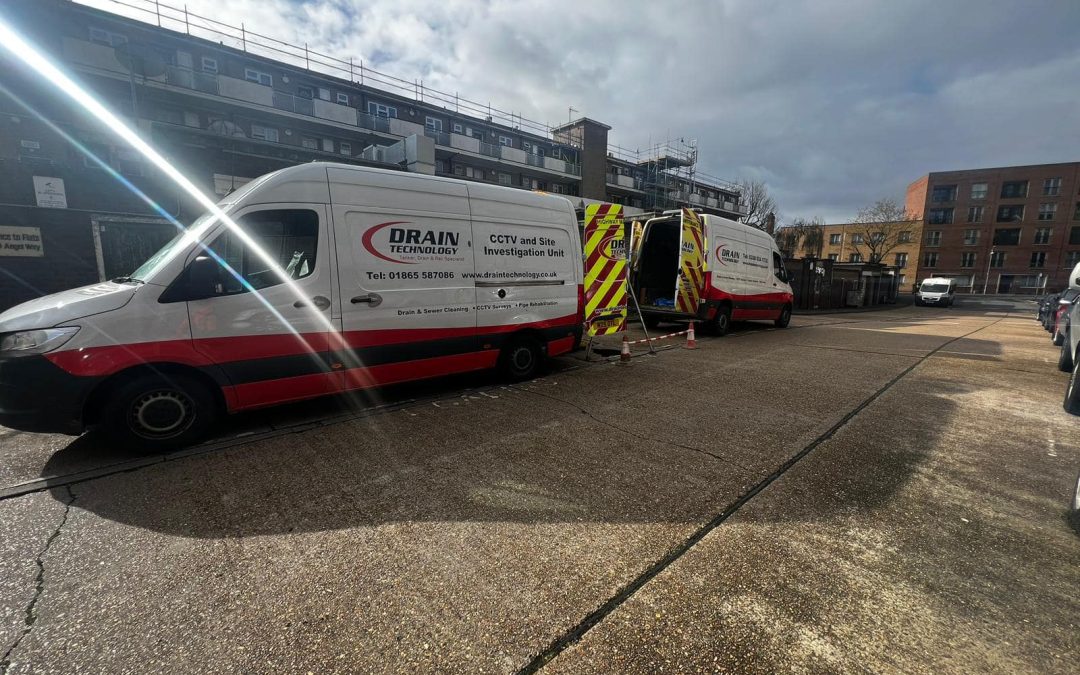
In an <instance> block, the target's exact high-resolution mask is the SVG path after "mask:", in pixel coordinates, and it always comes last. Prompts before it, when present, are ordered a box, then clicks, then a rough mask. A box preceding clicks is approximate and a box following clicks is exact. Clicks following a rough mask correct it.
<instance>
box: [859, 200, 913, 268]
mask: <svg viewBox="0 0 1080 675" xmlns="http://www.w3.org/2000/svg"><path fill="white" fill-rule="evenodd" d="M918 220H919V218H918V216H916V215H915V214H913V213H909V212H908V211H907V209H905V208H904V207H903V206H901V205H900V204H898V203H897V202H896V201H894V200H892V199H879V200H877V201H876V202H874V203H873V204H871V205H870V206H867V207H864V208H861V209H859V212H858V214H857V215H856V216H855V220H853V221H852V223H851V224H852V226H853V227H852V228H851V229H852V232H853V233H854V234H860V235H862V245H863V246H865V247H866V249H867V251H869V254H868V255H867V257H866V259H867V261H868V262H872V263H880V262H881V261H882V260H884V259H885V256H887V255H889V252H890V251H892V250H893V249H894V248H896V247H897V245H898V244H902V243H905V242H904V241H903V234H902V233H905V232H906V233H910V232H911V229H912V221H918Z"/></svg>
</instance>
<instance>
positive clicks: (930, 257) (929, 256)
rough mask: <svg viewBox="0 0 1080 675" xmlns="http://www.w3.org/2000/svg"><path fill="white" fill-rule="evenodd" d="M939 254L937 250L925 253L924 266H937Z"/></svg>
mask: <svg viewBox="0 0 1080 675" xmlns="http://www.w3.org/2000/svg"><path fill="white" fill-rule="evenodd" d="M937 260H938V254H937V252H936V251H934V252H931V253H924V254H923V259H922V263H923V267H937Z"/></svg>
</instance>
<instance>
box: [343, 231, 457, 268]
mask: <svg viewBox="0 0 1080 675" xmlns="http://www.w3.org/2000/svg"><path fill="white" fill-rule="evenodd" d="M407 225H413V223H410V222H408V221H404V220H392V221H390V222H386V223H379V224H378V225H375V226H374V227H371V228H369V229H368V231H367V232H365V233H364V236H363V238H362V239H361V244H363V246H364V248H365V249H367V252H368V253H370V254H371V255H373V256H375V257H376V258H379V259H381V260H386V261H387V262H392V263H397V264H399V265H416V264H418V263H420V262H422V261H427V260H441V261H449V260H454V259H456V258H458V257H459V256H458V251H459V250H460V245H461V233H460V232H451V231H449V230H433V229H431V228H425V227H416V226H415V225H414V226H413V227H405V226H407ZM384 230H387V234H386V236H385V237H383V236H379V237H378V239H379V241H376V240H375V238H376V235H379V234H380V233H381V232H383V231H384Z"/></svg>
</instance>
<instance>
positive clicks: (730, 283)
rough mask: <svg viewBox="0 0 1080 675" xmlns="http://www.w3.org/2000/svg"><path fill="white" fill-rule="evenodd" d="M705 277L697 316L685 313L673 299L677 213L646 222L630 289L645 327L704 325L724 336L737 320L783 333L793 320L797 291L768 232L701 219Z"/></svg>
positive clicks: (709, 217) (710, 217)
mask: <svg viewBox="0 0 1080 675" xmlns="http://www.w3.org/2000/svg"><path fill="white" fill-rule="evenodd" d="M699 218H700V219H701V221H702V227H703V230H704V236H705V241H704V243H703V249H704V251H703V252H704V262H705V269H706V272H707V273H706V274H705V275H704V288H703V289H702V293H701V301H700V303H699V305H698V308H697V312H695V313H686V312H680V311H678V310H677V309H676V307H675V302H674V295H675V289H676V285H677V279H678V277H679V247H680V238H681V233H682V229H681V228H682V220H681V216H680V214H679V213H678V212H671V213H665V214H664V215H663V216H661V217H658V218H652V219H649V220H648V221H646V222H645V224H644V227H643V229H642V232H641V234H640V237H639V238H637V240H636V241H635V242H634V251H633V257H632V262H631V271H630V284H631V287H632V289H633V292H634V293H635V297H636V298H637V299H638V304H639V305H640V307H641V313H642V315H643V318H644V320H645V323H646V325H653V326H655V325H656V324H657V323H659V322H660V321H664V320H673V321H682V320H687V319H689V320H695V321H701V322H702V323H703V326H704V327H705V328H706V329H707V330H709V331H710V332H713V333H716V334H719V335H723V334H725V333H727V332H728V330H729V329H730V327H731V322H732V321H740V320H765V321H772V322H774V323H775V324H776V325H777V326H779V327H781V328H783V327H786V326H787V325H788V323H789V322H790V321H791V308H792V298H793V296H792V292H791V286H790V285H789V284H788V276H787V271H786V270H785V269H784V260H783V258H782V257H781V256H780V249H779V248H778V247H777V246H776V242H775V241H774V240H773V238H772V237H771V236H769V234H768V233H766V232H764V231H762V230H760V229H758V228H756V227H751V226H750V225H746V224H744V223H738V222H735V221H734V220H729V219H727V218H724V217H722V216H715V215H711V214H702V215H700V216H699Z"/></svg>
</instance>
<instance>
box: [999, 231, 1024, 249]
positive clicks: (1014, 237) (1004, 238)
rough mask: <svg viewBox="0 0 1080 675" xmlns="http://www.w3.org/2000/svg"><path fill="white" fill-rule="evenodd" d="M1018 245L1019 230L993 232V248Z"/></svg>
mask: <svg viewBox="0 0 1080 675" xmlns="http://www.w3.org/2000/svg"><path fill="white" fill-rule="evenodd" d="M1019 243H1020V228H1019V227H1011V228H1008V229H1004V230H994V246H1016V245H1017V244H1019Z"/></svg>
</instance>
